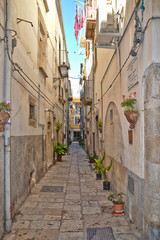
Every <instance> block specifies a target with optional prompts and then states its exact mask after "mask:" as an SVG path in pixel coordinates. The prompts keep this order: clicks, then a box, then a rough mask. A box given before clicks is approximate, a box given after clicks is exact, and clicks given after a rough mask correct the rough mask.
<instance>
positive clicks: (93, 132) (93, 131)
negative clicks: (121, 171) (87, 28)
mask: <svg viewBox="0 0 160 240" xmlns="http://www.w3.org/2000/svg"><path fill="white" fill-rule="evenodd" d="M92 66H93V67H92V126H93V129H92V134H93V153H95V123H94V40H92Z"/></svg>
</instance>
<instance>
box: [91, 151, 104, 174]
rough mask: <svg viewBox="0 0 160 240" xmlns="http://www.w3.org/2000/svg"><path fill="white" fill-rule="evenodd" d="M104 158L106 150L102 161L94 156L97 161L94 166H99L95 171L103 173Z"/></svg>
mask: <svg viewBox="0 0 160 240" xmlns="http://www.w3.org/2000/svg"><path fill="white" fill-rule="evenodd" d="M104 159H105V152H104V154H103V157H102V159H101V160H100V161H99V160H98V159H96V158H94V161H95V163H94V166H95V167H97V170H95V171H94V172H95V173H96V174H101V173H102V170H101V168H102V163H103V161H104Z"/></svg>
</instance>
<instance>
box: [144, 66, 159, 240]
mask: <svg viewBox="0 0 160 240" xmlns="http://www.w3.org/2000/svg"><path fill="white" fill-rule="evenodd" d="M143 80H144V107H145V108H144V109H145V112H144V122H145V132H144V143H145V191H144V228H145V239H146V240H152V239H154V240H158V239H160V210H159V206H160V63H158V64H156V63H153V64H152V65H151V66H150V67H149V68H148V69H147V70H146V71H145V74H144V79H143Z"/></svg>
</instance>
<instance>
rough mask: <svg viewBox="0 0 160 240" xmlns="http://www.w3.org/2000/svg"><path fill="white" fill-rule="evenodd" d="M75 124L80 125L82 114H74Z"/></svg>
mask: <svg viewBox="0 0 160 240" xmlns="http://www.w3.org/2000/svg"><path fill="white" fill-rule="evenodd" d="M74 125H80V116H74Z"/></svg>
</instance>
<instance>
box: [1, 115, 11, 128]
mask: <svg viewBox="0 0 160 240" xmlns="http://www.w3.org/2000/svg"><path fill="white" fill-rule="evenodd" d="M9 118H10V115H9V113H8V112H0V132H3V131H4V126H5V125H6V123H7V122H8V120H9Z"/></svg>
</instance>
